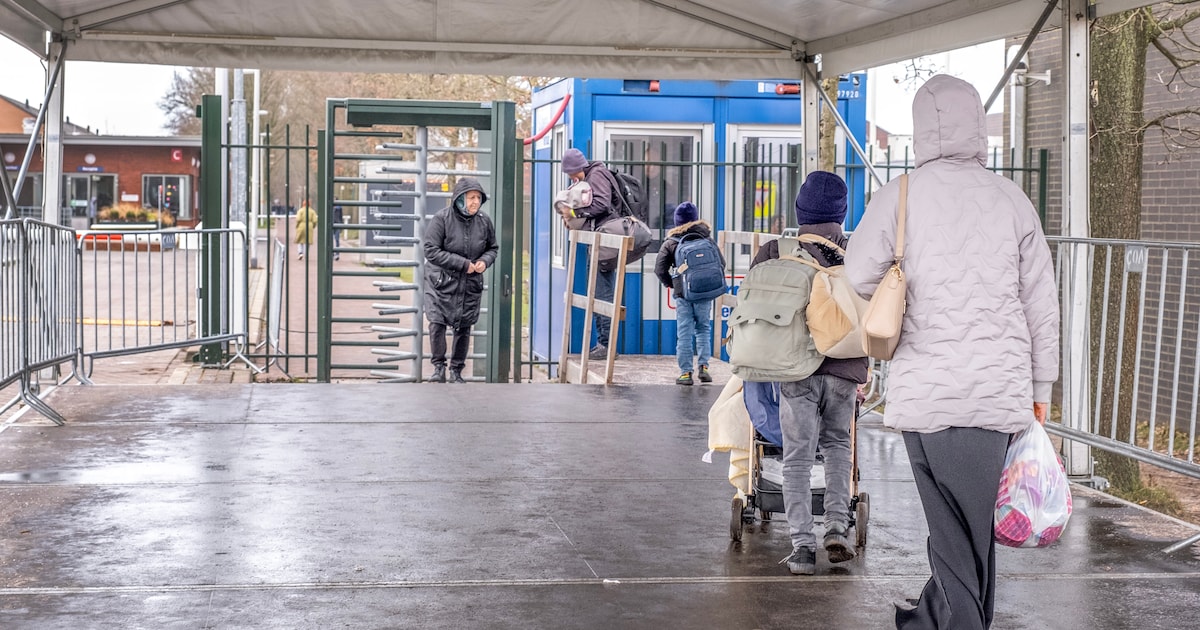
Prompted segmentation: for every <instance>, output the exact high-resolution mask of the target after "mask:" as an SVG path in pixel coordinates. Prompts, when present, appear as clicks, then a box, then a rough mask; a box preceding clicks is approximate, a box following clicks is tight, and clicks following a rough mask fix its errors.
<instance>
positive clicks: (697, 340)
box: [675, 298, 713, 373]
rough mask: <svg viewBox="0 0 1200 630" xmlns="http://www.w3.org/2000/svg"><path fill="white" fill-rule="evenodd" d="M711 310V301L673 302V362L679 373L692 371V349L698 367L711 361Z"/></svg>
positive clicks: (682, 300)
mask: <svg viewBox="0 0 1200 630" xmlns="http://www.w3.org/2000/svg"><path fill="white" fill-rule="evenodd" d="M712 309H713V301H712V300H700V301H698V302H692V301H690V300H685V299H683V298H678V299H676V300H675V360H676V362H678V363H679V371H680V372H681V373H682V372H691V371H692V354H693V352H692V351H693V349H694V350H695V353H696V354H699V355H700V356H699V364H700V365H708V362H709V360H710V359H712Z"/></svg>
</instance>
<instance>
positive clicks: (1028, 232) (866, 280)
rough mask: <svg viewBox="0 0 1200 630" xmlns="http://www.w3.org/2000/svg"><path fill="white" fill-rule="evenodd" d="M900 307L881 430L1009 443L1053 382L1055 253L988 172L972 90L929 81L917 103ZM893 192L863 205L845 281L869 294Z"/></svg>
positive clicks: (1031, 216)
mask: <svg viewBox="0 0 1200 630" xmlns="http://www.w3.org/2000/svg"><path fill="white" fill-rule="evenodd" d="M913 136H914V137H913V142H914V150H915V153H916V159H917V168H916V170H915V171H913V172H912V173H911V174H910V175H909V191H908V218H907V224H908V225H907V229H906V230H905V232H906V241H905V242H906V245H905V248H906V250H905V257H904V261H903V263H902V265H901V266H902V268H903V270H904V273H905V274H906V276H907V278H908V295H907V299H908V307H907V311H906V312H905V315H904V324H903V328H902V333H901V336H900V344H899V346H897V348H896V354H895V356H894V357H893V359H892V364H891V370H890V372H889V374H888V389H887V407H886V413H885V416H884V423H885V424H886V425H888V426H890V427H893V428H896V429H900V430H903V431H917V432H922V433H930V432H934V431H940V430H942V429H945V428H948V427H978V428H983V429H991V430H995V431H1001V432H1004V433H1015V432H1017V431H1020V430H1021V429H1024V428H1025V427H1027V426H1029V423H1030V421H1031V420H1032V419H1033V413H1032V406H1033V402H1034V401H1037V402H1049V400H1050V390H1051V388H1052V385H1053V383H1054V381H1056V380H1058V357H1059V309H1058V292H1057V289H1056V288H1055V284H1054V269H1053V264H1052V261H1051V258H1050V248H1049V246H1048V245H1047V243H1046V237H1045V235H1044V234H1043V233H1042V228H1041V224H1040V223H1039V220H1038V216H1037V212H1036V211H1035V210H1034V208H1033V204H1031V203H1030V202H1029V199H1028V198H1027V197H1026V196H1025V193H1024V192H1022V191H1021V189H1020V188H1018V187H1017V185H1016V184H1014V183H1013V182H1011V181H1010V180H1008V179H1005V178H1003V177H1001V176H999V175H996V174H994V173H992V172H990V171H988V170H986V169H985V168H984V164H985V159H986V154H987V151H986V147H987V137H986V128H985V126H984V112H983V106H982V104H981V103H980V99H979V94H978V93H977V92H976V91H975V89H974V88H973V87H971V85H970V84H968V83H966V82H964V81H962V80H960V79H956V78H953V77H949V76H944V75H939V76H935V77H933V78H931V79H930V80H929V81H928V82H926V83H925V85H924V86H922V87H921V89H920V90H919V91H918V92H917V94H916V97H915V98H914V100H913ZM899 192H900V182H899V181H892V182H890V183H888V185H886V186H884V187H883V188H882V189H881V190H880V191H879V192H877V193H876V194H875V196H874V197H873V198H872V199H871V203H870V205H869V206H868V207H867V210H866V214H865V215H864V217H863V220H862V222H861V223H860V224H859V225H858V227H857V229H855V231H854V234H853V236H852V237H851V238H850V245H849V247H848V249H847V254H846V266H845V271H846V275H847V277H848V278H849V280H850V282H851V283H852V285H853V286H854V288H855V290H856V291H858V293H859V294H860V295H862V296H864V297H870V295H871V294H872V293H873V292H874V290H875V287H876V286H877V285H878V284H879V281H880V280H881V278H882V277H883V275H884V273H885V272H886V271H887V269H888V267H889V266H891V263H892V258H893V257H894V251H895V243H896V210H897V204H898V201H899Z"/></svg>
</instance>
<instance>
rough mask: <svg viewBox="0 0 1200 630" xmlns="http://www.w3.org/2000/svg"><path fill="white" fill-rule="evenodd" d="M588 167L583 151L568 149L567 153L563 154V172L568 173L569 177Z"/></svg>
mask: <svg viewBox="0 0 1200 630" xmlns="http://www.w3.org/2000/svg"><path fill="white" fill-rule="evenodd" d="M587 165H588V161H587V158H586V157H583V151H580V150H579V149H567V151H566V152H565V153H563V157H562V172H564V173H566V174H567V175H570V174H571V173H578V172H580V171H582V170H583V169H585V168H587Z"/></svg>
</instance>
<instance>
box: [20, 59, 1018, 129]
mask: <svg viewBox="0 0 1200 630" xmlns="http://www.w3.org/2000/svg"><path fill="white" fill-rule="evenodd" d="M927 59H928V62H929V63H931V64H932V65H934V66H936V67H938V68H939V69H940V70H941V71H942V72H945V73H947V74H952V75H955V76H958V77H961V78H963V79H965V80H967V81H969V82H971V83H972V84H974V85H975V87H976V89H978V90H979V93H980V96H981V98H983V99H987V97H988V95H989V94H991V91H992V88H994V87H995V84H996V81H998V80H999V78H1000V75H1001V74H1003V73H1004V46H1003V42H992V43H989V44H980V45H979V46H973V47H971V48H964V49H962V50H959V51H955V52H953V53H943V54H939V55H932V56H930V57H928V58H927ZM0 60H3V61H0V94H3V95H5V96H8V97H9V98H13V99H16V100H18V101H25V100H28V101H29V104H30V105H32V106H34V107H37V106H38V105H40V104H41V101H42V95H43V94H44V92H45V80H46V77H45V69H44V67H43V66H42V64H41V62H40V61H38V59H37V57H36V56H34V55H33V54H32V53H30V52H29V51H27V50H25V49H24V48H21V47H20V46H18V45H16V44H14V43H12V42H11V41H9V40H8V39H7V38H5V37H3V36H0ZM177 70H181V68H177V67H174V66H143V65H133V64H121V63H95V62H85V61H68V62H67V67H66V73H67V75H66V105H65V107H66V115H67V116H68V117H69V118H70V119H71V122H73V123H75V124H77V125H83V126H90V127H91V128H92V129H94V130H99V131H100V133H103V134H106V135H138V136H158V135H166V134H167V132H166V130H164V129H163V127H162V125H163V123H164V122H165V121H166V117H165V116H164V115H163V112H162V110H160V109H159V108H158V102H159V100H161V99H162V97H163V96H164V95H165V94H166V93H167V90H168V89H169V88H170V87H171V77H172V76H173V74H174V73H175V72H176V71H177ZM873 74H874V76H875V85H874V86H873V90H871V91H873V96H874V98H875V99H876V101H875V102H876V107H875V114H876V120H877V124H878V125H879V126H881V127H883V128H884V129H886V130H888V131H890V132H892V133H901V134H902V133H911V132H912V97H913V93H914V92H915V91H916V86H913V85H911V84H907V83H900V84H897V83H896V82H895V81H894V80H893V77H897V76H901V77H902V76H903V74H904V70H903V68H902V67H901V66H900V65H891V66H883V67H881V68H879V69H877V70H876V72H874V73H873ZM1002 101H1003V99H999V101H997V103H996V105H994V106H993V107H992V109H991V111H992V112H999V111H1003V102H1002Z"/></svg>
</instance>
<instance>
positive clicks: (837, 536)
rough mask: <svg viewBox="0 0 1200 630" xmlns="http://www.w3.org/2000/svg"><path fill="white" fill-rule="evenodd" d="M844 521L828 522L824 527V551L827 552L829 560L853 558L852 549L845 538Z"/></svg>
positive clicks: (843, 560) (841, 560)
mask: <svg viewBox="0 0 1200 630" xmlns="http://www.w3.org/2000/svg"><path fill="white" fill-rule="evenodd" d="M847 529H849V528H848V527H846V524H845V523H830V524H829V525H828V526H826V528H825V545H824V546H825V551H827V552H829V561H830V562H846V561H847V560H853V559H854V549H853V548H851V547H850V542H849V541H848V540H846V530H847Z"/></svg>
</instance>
